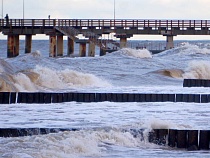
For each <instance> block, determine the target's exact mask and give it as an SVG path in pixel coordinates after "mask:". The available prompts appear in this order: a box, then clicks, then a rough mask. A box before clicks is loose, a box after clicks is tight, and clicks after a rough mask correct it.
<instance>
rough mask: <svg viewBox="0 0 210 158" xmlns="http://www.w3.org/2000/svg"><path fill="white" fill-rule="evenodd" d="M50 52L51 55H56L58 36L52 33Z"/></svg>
mask: <svg viewBox="0 0 210 158" xmlns="http://www.w3.org/2000/svg"><path fill="white" fill-rule="evenodd" d="M49 50H50V52H49V56H50V57H56V36H55V35H50V49H49Z"/></svg>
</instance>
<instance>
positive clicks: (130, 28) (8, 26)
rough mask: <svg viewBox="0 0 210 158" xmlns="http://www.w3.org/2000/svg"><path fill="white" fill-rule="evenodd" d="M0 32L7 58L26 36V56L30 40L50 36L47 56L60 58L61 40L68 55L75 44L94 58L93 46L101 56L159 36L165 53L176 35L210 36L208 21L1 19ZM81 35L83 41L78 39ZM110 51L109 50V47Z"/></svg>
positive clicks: (17, 48) (81, 53) (29, 47)
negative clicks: (134, 38)
mask: <svg viewBox="0 0 210 158" xmlns="http://www.w3.org/2000/svg"><path fill="white" fill-rule="evenodd" d="M0 31H1V32H2V33H3V34H4V35H7V36H8V38H7V39H8V49H7V50H8V51H7V53H8V55H7V56H8V57H15V56H17V55H18V54H19V36H20V35H25V36H26V38H25V39H26V40H25V41H26V42H25V43H26V44H25V53H29V52H31V43H32V36H33V35H36V34H46V35H48V36H49V41H50V42H49V43H50V50H49V56H51V57H56V56H63V36H67V37H68V50H67V55H70V54H72V53H74V43H75V42H77V43H80V56H86V45H87V43H89V48H88V56H95V46H99V47H100V48H101V53H100V55H104V54H105V53H106V51H107V48H108V46H107V45H112V47H114V48H118V49H119V48H124V47H127V39H128V38H130V37H132V36H133V35H162V36H165V37H166V47H165V48H166V49H171V48H173V47H174V42H173V37H174V36H178V35H209V34H210V20H138V19H115V20H114V19H6V20H5V19H0ZM104 34H114V36H115V37H116V38H117V39H119V40H118V41H119V42H118V41H114V40H112V39H109V40H105V39H102V35H104ZM79 35H83V36H84V37H85V40H84V39H82V40H81V39H79V38H78V37H79ZM109 47H110V46H109Z"/></svg>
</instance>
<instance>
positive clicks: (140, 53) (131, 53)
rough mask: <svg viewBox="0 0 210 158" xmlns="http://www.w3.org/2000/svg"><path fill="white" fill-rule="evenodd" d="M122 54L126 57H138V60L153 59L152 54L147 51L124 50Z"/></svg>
mask: <svg viewBox="0 0 210 158" xmlns="http://www.w3.org/2000/svg"><path fill="white" fill-rule="evenodd" d="M120 52H121V53H122V54H124V55H127V56H131V57H136V58H152V54H151V52H150V51H148V50H147V49H131V48H123V49H121V50H120Z"/></svg>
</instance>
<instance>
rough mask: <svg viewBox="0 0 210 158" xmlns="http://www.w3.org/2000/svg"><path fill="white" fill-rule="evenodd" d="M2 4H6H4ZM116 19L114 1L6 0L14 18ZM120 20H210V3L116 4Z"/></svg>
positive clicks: (154, 0) (127, 0) (136, 0)
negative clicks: (114, 16)
mask: <svg viewBox="0 0 210 158" xmlns="http://www.w3.org/2000/svg"><path fill="white" fill-rule="evenodd" d="M1 1H2V0H1ZM23 2H24V6H25V7H24V8H25V9H24V12H25V13H24V16H25V18H28V19H33V18H47V17H48V15H51V18H78V19H79V18H113V14H114V0H3V10H4V15H5V14H6V13H8V14H9V16H10V18H22V17H23ZM115 5H116V7H115V9H116V18H120V19H121V18H122V19H125V18H131V19H133V18H135V19H192V20H194V19H210V9H209V7H210V0H115Z"/></svg>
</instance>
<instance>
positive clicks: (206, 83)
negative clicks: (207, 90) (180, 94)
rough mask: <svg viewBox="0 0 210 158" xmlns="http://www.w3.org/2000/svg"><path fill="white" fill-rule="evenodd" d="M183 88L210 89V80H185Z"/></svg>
mask: <svg viewBox="0 0 210 158" xmlns="http://www.w3.org/2000/svg"><path fill="white" fill-rule="evenodd" d="M183 87H210V80H208V79H184V82H183Z"/></svg>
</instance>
